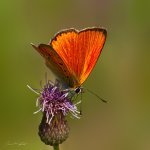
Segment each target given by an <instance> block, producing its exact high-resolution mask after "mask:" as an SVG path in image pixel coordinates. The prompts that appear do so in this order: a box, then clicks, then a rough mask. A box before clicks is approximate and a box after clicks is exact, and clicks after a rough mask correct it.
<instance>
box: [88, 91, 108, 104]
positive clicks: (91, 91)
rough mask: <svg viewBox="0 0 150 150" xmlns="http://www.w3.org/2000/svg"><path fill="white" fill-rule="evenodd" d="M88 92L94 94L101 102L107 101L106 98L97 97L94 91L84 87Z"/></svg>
mask: <svg viewBox="0 0 150 150" xmlns="http://www.w3.org/2000/svg"><path fill="white" fill-rule="evenodd" d="M86 90H87V91H88V92H89V93H91V94H93V95H95V96H96V97H97V98H98V99H100V100H101V101H102V102H104V103H107V101H106V100H104V99H103V98H101V97H99V96H98V95H97V94H96V93H94V92H93V91H91V90H89V89H86Z"/></svg>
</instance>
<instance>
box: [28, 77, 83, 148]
mask: <svg viewBox="0 0 150 150" xmlns="http://www.w3.org/2000/svg"><path fill="white" fill-rule="evenodd" d="M28 87H29V86H28ZM29 88H30V89H31V90H32V91H34V92H35V93H37V94H38V95H39V97H38V98H37V102H36V106H37V107H39V110H38V111H36V112H34V114H36V113H38V112H40V111H41V112H43V117H42V120H41V123H40V125H39V133H38V134H39V136H40V138H41V140H42V141H43V142H44V143H45V144H47V145H51V146H54V145H58V144H61V143H62V142H64V141H65V140H66V139H67V138H68V135H69V131H70V129H69V126H68V122H67V120H66V116H67V115H68V114H71V115H72V116H74V117H76V118H80V117H79V114H80V112H79V111H78V110H77V106H76V105H77V104H79V103H80V101H79V102H78V103H76V104H73V102H72V98H73V97H74V94H75V92H74V93H73V91H72V90H68V89H66V90H64V89H63V88H62V86H61V84H60V82H59V81H58V80H56V82H55V83H53V82H51V81H48V82H47V83H46V85H45V86H44V88H43V89H42V90H41V91H40V92H37V91H35V90H34V89H32V88H31V87H29Z"/></svg>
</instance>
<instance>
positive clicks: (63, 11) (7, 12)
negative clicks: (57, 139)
mask: <svg viewBox="0 0 150 150" xmlns="http://www.w3.org/2000/svg"><path fill="white" fill-rule="evenodd" d="M0 18H1V20H0V35H1V36H0V41H1V47H0V52H1V54H0V66H1V73H0V79H1V80H0V83H1V86H0V93H1V94H0V95H1V100H0V106H1V108H0V150H41V149H42V150H50V149H52V147H49V146H46V145H44V144H43V143H42V142H41V141H40V139H39V137H38V134H37V131H38V125H39V123H40V120H41V114H40V113H39V114H37V115H33V112H34V111H36V110H37V108H36V107H35V101H36V98H37V95H36V94H34V93H33V92H32V91H30V90H29V89H28V88H27V86H26V85H27V84H29V85H30V86H31V87H34V88H40V84H39V83H40V80H42V81H44V79H45V77H44V75H45V72H47V73H48V77H49V79H52V80H53V79H54V77H53V76H52V75H51V72H50V71H49V70H48V69H47V68H46V66H45V64H44V60H43V59H42V57H41V56H40V55H39V54H38V53H37V52H36V51H35V50H34V49H33V48H32V47H31V45H30V43H31V42H32V43H35V44H38V43H48V42H49V39H50V38H52V37H53V35H54V34H55V33H56V32H58V31H59V30H61V29H64V28H65V29H66V28H70V27H74V28H77V29H82V28H85V27H92V26H103V27H105V28H107V31H108V38H107V41H106V44H105V47H104V49H103V52H102V54H101V57H100V59H99V61H98V63H97V65H96V67H95V68H94V70H93V72H92V74H91V75H90V77H89V78H88V80H87V81H86V82H85V84H84V86H85V87H86V88H88V89H91V90H92V91H94V92H95V93H97V94H99V95H100V96H101V97H103V98H105V99H107V100H108V101H109V102H108V104H104V103H102V102H101V101H99V99H97V98H96V97H95V96H93V95H91V94H90V93H88V92H87V93H85V94H84V95H83V103H82V112H83V116H82V118H81V119H80V120H77V119H69V123H70V128H71V132H70V137H69V138H68V139H67V141H66V142H64V143H63V144H62V145H61V150H83V149H84V150H92V149H97V150H149V149H150V1H148V0H142V1H141V0H124V1H123V0H122V1H119V0H88V1H87V0H70V1H69V0H64V1H58V0H55V1H54V0H53V1H52V0H43V1H40V0H13V1H12V0H1V1H0Z"/></svg>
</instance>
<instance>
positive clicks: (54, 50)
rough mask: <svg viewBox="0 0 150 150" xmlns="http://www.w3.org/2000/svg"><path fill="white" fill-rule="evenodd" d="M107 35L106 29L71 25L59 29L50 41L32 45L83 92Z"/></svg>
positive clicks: (62, 75)
mask: <svg viewBox="0 0 150 150" xmlns="http://www.w3.org/2000/svg"><path fill="white" fill-rule="evenodd" d="M106 36H107V31H106V29H104V28H99V27H92V28H86V29H83V30H79V31H78V30H76V29H74V28H71V29H66V30H62V31H60V32H58V33H57V34H56V35H55V36H54V38H52V39H51V40H50V42H49V43H48V44H39V45H38V46H35V45H34V44H32V46H33V47H34V48H35V49H36V50H37V51H38V52H39V53H40V54H41V55H42V56H43V57H44V59H45V63H46V65H47V67H48V68H49V69H51V70H52V72H54V74H56V76H57V77H59V78H60V79H61V80H62V81H63V82H65V84H66V85H67V86H68V87H69V88H71V89H75V90H76V93H79V92H80V87H81V85H82V84H83V83H84V81H85V80H86V79H87V77H88V76H89V74H90V73H91V71H92V70H93V68H94V66H95V64H96V62H97V60H98V58H99V56H100V54H101V51H102V49H103V46H104V44H105V41H106Z"/></svg>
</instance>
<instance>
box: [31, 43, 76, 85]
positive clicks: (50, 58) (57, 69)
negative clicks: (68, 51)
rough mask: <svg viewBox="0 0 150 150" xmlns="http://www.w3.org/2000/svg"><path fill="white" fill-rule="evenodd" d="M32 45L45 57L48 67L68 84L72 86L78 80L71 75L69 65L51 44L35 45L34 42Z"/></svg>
mask: <svg viewBox="0 0 150 150" xmlns="http://www.w3.org/2000/svg"><path fill="white" fill-rule="evenodd" d="M32 46H33V47H34V48H35V49H36V50H37V51H38V52H39V53H40V54H41V56H43V57H44V58H45V63H46V65H47V67H48V68H49V69H50V70H52V71H53V72H54V73H55V74H56V75H57V76H58V77H59V78H60V79H62V81H63V82H65V83H66V85H67V86H70V87H72V86H73V85H74V84H75V82H77V81H76V79H74V76H71V74H70V72H69V70H68V67H67V66H66V65H65V64H64V62H63V60H62V59H61V57H60V56H59V55H58V54H57V52H56V51H55V50H54V49H53V48H52V47H51V46H50V45H46V44H40V45H39V46H35V45H34V44H32Z"/></svg>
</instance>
